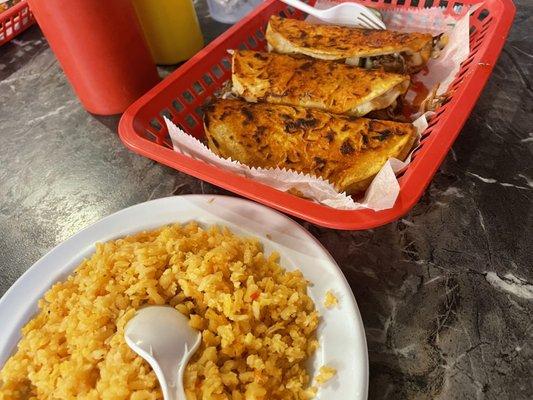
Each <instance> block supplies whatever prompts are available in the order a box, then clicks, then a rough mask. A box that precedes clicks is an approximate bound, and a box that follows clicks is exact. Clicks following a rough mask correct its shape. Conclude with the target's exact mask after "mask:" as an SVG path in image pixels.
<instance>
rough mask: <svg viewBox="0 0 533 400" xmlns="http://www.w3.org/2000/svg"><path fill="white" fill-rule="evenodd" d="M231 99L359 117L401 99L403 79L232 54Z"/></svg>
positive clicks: (339, 66)
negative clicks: (232, 97)
mask: <svg viewBox="0 0 533 400" xmlns="http://www.w3.org/2000/svg"><path fill="white" fill-rule="evenodd" d="M232 71H233V74H232V83H233V89H232V90H233V93H234V94H236V95H238V96H241V97H243V98H244V99H245V100H246V101H249V102H258V101H266V102H268V103H275V104H287V105H294V106H302V107H311V108H319V109H322V110H325V111H329V112H332V113H336V114H350V115H354V116H362V115H365V114H367V113H369V112H370V111H373V110H380V109H384V108H387V107H389V106H390V105H392V104H393V103H395V102H396V99H397V98H398V96H400V95H403V94H404V93H405V92H406V91H407V89H408V87H409V83H410V78H409V76H408V75H400V74H395V73H391V72H385V71H382V70H365V69H363V68H358V67H354V66H350V65H346V64H342V63H335V62H331V61H322V60H316V59H313V58H309V57H294V56H289V55H285V54H276V53H261V52H257V51H251V50H236V51H235V52H234V53H233V63H232Z"/></svg>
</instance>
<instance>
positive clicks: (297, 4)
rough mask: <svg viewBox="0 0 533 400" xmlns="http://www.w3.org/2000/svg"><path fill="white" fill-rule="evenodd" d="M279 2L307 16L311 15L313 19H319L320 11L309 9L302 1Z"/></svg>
mask: <svg viewBox="0 0 533 400" xmlns="http://www.w3.org/2000/svg"><path fill="white" fill-rule="evenodd" d="M281 1H282V2H283V3H285V4H287V5H289V6H292V7H294V8H296V9H298V10H300V11H303V12H305V13H307V14H309V15H313V16H315V17H319V15H320V10H317V9H316V8H314V7H311V6H310V5H309V4H306V3H304V2H303V1H300V0H281Z"/></svg>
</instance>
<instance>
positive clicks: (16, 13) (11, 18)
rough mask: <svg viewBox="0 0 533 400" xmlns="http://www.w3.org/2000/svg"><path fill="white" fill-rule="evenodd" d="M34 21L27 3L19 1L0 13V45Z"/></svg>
mask: <svg viewBox="0 0 533 400" xmlns="http://www.w3.org/2000/svg"><path fill="white" fill-rule="evenodd" d="M34 23H35V18H34V17H33V14H32V13H31V12H30V8H29V7H28V3H27V2H25V1H21V2H20V3H17V4H15V5H14V6H13V7H11V8H8V9H7V10H6V11H4V12H3V13H0V46H2V45H3V44H4V43H7V42H9V41H10V40H11V39H13V38H14V37H15V36H17V35H18V34H19V33H21V32H23V31H25V30H26V29H27V28H29V27H30V26H31V25H33V24H34Z"/></svg>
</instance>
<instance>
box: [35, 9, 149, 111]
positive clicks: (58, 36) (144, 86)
mask: <svg viewBox="0 0 533 400" xmlns="http://www.w3.org/2000/svg"><path fill="white" fill-rule="evenodd" d="M28 3H29V5H30V9H31V10H32V12H33V14H34V15H35V18H36V20H37V22H38V23H39V26H40V27H41V29H42V31H43V33H44V35H45V37H46V39H47V40H48V43H49V44H50V47H51V48H52V50H53V52H54V53H55V55H56V57H57V59H58V60H59V63H60V64H61V66H62V68H63V71H64V72H65V74H66V75H67V78H68V79H69V81H70V83H71V85H72V87H73V88H74V91H75V92H76V94H77V95H78V97H79V98H80V100H81V102H82V104H83V106H84V107H85V108H86V109H87V110H88V111H90V112H92V113H94V114H100V115H111V114H118V113H121V112H122V111H124V110H125V109H126V108H127V107H128V106H129V105H130V104H131V103H132V102H134V101H135V100H136V99H138V98H139V97H140V96H141V95H143V94H144V93H145V92H146V91H147V90H148V89H150V88H151V87H153V86H154V85H155V84H156V83H157V82H159V75H158V73H157V69H156V66H155V63H154V61H153V58H152V56H151V54H150V51H149V49H148V46H147V44H146V41H145V39H144V36H143V34H142V31H141V28H140V25H139V22H138V20H137V16H136V14H135V10H134V8H133V5H132V4H131V0H111V1H95V0H68V1H66V0H29V1H28Z"/></svg>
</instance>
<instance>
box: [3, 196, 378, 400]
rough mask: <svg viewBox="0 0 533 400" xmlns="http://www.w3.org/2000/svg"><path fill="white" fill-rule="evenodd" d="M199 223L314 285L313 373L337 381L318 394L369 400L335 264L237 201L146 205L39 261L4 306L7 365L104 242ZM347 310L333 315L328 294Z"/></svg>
mask: <svg viewBox="0 0 533 400" xmlns="http://www.w3.org/2000/svg"><path fill="white" fill-rule="evenodd" d="M192 220H196V221H199V222H200V223H203V224H206V225H213V224H218V225H225V226H228V227H229V228H231V229H232V231H233V232H235V233H238V234H244V235H253V236H256V237H258V238H260V239H261V241H262V242H263V245H264V247H265V252H266V253H270V252H272V251H274V250H275V251H278V252H279V253H280V255H281V264H282V265H283V266H284V267H285V268H286V269H288V270H291V269H295V268H299V269H300V270H301V271H302V272H303V274H304V276H305V277H306V278H307V279H308V280H309V281H311V282H312V284H313V286H312V287H311V288H310V295H311V297H312V298H313V300H314V301H315V304H316V306H317V308H318V310H319V312H320V315H321V316H322V319H321V323H320V325H319V329H318V339H319V342H320V347H319V349H318V351H317V352H316V354H315V356H314V357H313V360H312V367H311V369H312V372H313V373H314V371H316V369H317V367H320V366H321V365H324V364H328V365H331V366H333V367H335V368H336V369H337V371H338V372H337V375H336V376H335V378H334V379H332V380H331V381H329V382H328V383H327V384H326V385H325V386H324V387H322V388H321V389H320V390H319V392H318V396H317V398H318V399H336V400H360V399H366V398H367V391H368V357H367V349H366V341H365V333H364V328H363V323H362V321H361V316H360V314H359V310H358V309H357V305H356V303H355V299H354V296H353V294H352V291H351V289H350V287H349V286H348V283H347V281H346V279H345V277H344V275H343V274H342V272H341V270H340V269H339V267H338V265H337V264H336V263H335V261H334V260H333V258H332V257H331V256H330V255H329V254H328V252H327V251H326V250H325V249H324V248H323V247H322V245H321V244H320V243H319V242H318V241H317V240H316V239H315V238H314V237H313V236H312V235H311V234H309V233H308V232H307V231H306V230H305V229H304V228H302V227H301V226H300V225H298V224H297V223H296V222H294V221H293V220H291V219H289V218H287V217H286V216H285V215H283V214H281V213H279V212H277V211H274V210H271V209H269V208H267V207H264V206H262V205H259V204H257V203H253V202H251V201H248V200H243V199H239V198H235V197H226V196H210V195H188V196H175V197H167V198H163V199H158V200H153V201H149V202H146V203H142V204H138V205H135V206H132V207H129V208H126V209H124V210H122V211H119V212H117V213H115V214H113V215H110V216H108V217H106V218H104V219H102V220H100V221H99V222H97V223H95V224H94V225H91V226H89V227H88V228H86V229H84V230H82V231H81V232H79V233H78V234H76V235H74V236H73V237H71V238H70V239H68V240H67V241H65V242H64V243H62V244H60V245H59V246H57V247H56V248H54V249H53V250H52V251H50V252H49V253H48V254H46V255H45V256H44V257H43V258H41V259H40V260H39V261H37V262H36V263H35V264H34V265H33V266H32V267H31V268H30V269H28V271H26V273H24V275H22V276H21V277H20V278H19V279H18V280H17V281H16V282H15V284H14V285H13V286H12V287H11V288H10V289H9V290H8V291H7V292H6V294H5V295H4V296H3V297H2V298H1V299H0V325H1V328H0V365H3V364H4V363H5V361H6V360H7V358H8V357H9V355H10V354H11V353H12V352H13V350H14V349H15V347H16V345H17V343H18V341H19V339H20V333H19V332H20V329H21V328H22V326H23V325H24V324H25V323H26V322H27V321H28V320H29V319H30V318H31V316H32V315H33V314H34V313H35V312H36V311H37V301H38V300H39V299H40V298H41V297H42V296H43V294H44V293H45V292H46V291H47V290H48V289H49V288H50V286H51V285H52V284H54V283H55V282H57V281H60V280H63V279H65V277H66V276H68V275H69V274H70V273H71V272H72V271H73V270H74V268H75V267H76V266H77V265H78V264H79V263H80V261H81V260H82V259H83V258H84V257H88V256H90V255H91V253H93V252H94V244H95V242H104V241H108V240H111V239H114V238H118V237H121V236H125V235H128V234H132V233H135V232H138V231H141V230H146V229H153V228H156V227H159V226H161V225H165V224H169V223H172V222H181V223H183V222H187V221H192ZM328 289H330V290H332V291H333V293H334V294H335V295H336V297H337V298H338V299H339V306H338V307H336V308H332V309H325V308H324V306H323V299H324V295H325V293H326V290H328Z"/></svg>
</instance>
